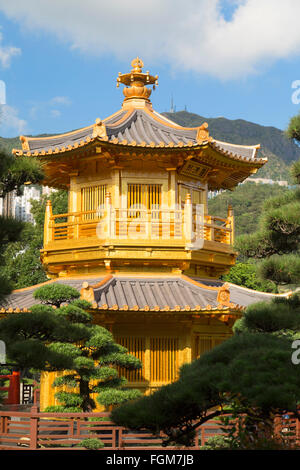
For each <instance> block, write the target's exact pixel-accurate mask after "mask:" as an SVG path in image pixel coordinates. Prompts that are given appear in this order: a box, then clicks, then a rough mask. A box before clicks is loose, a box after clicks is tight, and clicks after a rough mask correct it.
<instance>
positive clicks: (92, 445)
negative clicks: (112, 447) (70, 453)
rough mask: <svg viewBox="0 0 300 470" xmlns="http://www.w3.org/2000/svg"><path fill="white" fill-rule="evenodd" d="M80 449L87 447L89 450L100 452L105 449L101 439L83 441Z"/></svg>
mask: <svg viewBox="0 0 300 470" xmlns="http://www.w3.org/2000/svg"><path fill="white" fill-rule="evenodd" d="M78 447H85V448H86V449H88V450H98V449H102V448H103V447H104V443H103V442H102V441H101V439H92V438H90V439H83V440H82V441H81V442H80V443H79V444H78Z"/></svg>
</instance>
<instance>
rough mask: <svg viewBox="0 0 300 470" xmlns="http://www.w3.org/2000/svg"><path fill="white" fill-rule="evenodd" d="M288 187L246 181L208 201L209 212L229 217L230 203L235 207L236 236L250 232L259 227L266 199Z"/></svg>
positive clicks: (285, 190)
mask: <svg viewBox="0 0 300 470" xmlns="http://www.w3.org/2000/svg"><path fill="white" fill-rule="evenodd" d="M287 191H288V189H287V188H285V187H282V186H279V185H278V184H262V183H258V184H257V183H253V182H250V181H249V182H246V183H244V184H240V185H239V186H237V188H235V189H234V190H233V191H223V192H222V193H221V194H218V195H217V196H216V197H214V198H212V199H209V201H208V213H209V214H210V215H215V216H218V217H227V208H228V206H229V204H231V205H232V207H233V212H234V218H235V224H234V225H235V233H236V236H238V235H243V234H249V233H252V232H255V231H256V230H257V229H258V226H257V223H258V219H259V215H260V214H261V211H262V207H263V204H264V203H265V201H266V200H267V199H269V198H271V197H273V196H279V195H281V194H283V193H285V192H287Z"/></svg>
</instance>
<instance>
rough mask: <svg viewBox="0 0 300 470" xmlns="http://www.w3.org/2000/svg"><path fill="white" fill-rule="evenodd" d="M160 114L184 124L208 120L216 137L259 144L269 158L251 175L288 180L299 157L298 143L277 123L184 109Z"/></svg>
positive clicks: (234, 141) (237, 142) (264, 154)
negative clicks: (278, 127)
mask: <svg viewBox="0 0 300 470" xmlns="http://www.w3.org/2000/svg"><path fill="white" fill-rule="evenodd" d="M162 114H163V115H164V116H166V117H167V118H168V119H171V121H174V122H175V123H176V124H179V125H181V126H185V127H197V126H200V125H201V124H202V123H203V122H207V123H208V129H209V132H210V135H212V136H213V137H214V138H215V139H217V140H223V141H227V142H231V143H233V144H242V145H255V144H260V145H261V148H260V151H259V153H260V155H262V156H264V157H268V159H269V162H268V163H267V164H266V165H264V166H263V168H261V169H260V170H259V171H258V172H257V173H256V175H253V176H254V177H259V178H271V179H273V180H289V179H290V177H289V167H290V165H291V163H292V162H294V161H296V160H299V159H300V147H299V146H298V145H296V144H295V143H294V142H293V141H292V140H289V139H288V138H287V137H286V136H285V134H284V131H282V130H280V129H277V128H276V127H271V126H270V127H267V126H261V125H259V124H255V123H253V122H249V121H245V120H243V119H235V120H230V119H226V118H224V117H219V118H206V117H203V116H200V115H198V114H193V113H189V112H187V111H178V112H174V113H162Z"/></svg>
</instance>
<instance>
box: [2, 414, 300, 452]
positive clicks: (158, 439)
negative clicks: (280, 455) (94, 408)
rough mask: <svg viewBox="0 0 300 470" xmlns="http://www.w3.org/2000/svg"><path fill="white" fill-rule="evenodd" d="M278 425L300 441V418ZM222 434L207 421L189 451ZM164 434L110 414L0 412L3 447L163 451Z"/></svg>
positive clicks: (214, 422)
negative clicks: (96, 445)
mask: <svg viewBox="0 0 300 470" xmlns="http://www.w3.org/2000/svg"><path fill="white" fill-rule="evenodd" d="M275 427H276V431H275V433H276V434H280V435H282V436H285V437H287V439H289V438H290V439H293V441H294V442H296V443H299V442H300V423H299V420H297V419H285V418H284V417H282V418H277V419H276V426H275ZM222 433H223V431H222V429H221V424H220V422H219V421H218V420H210V421H207V422H206V423H205V424H203V425H202V426H200V427H199V428H198V429H197V432H196V437H195V441H194V446H193V447H190V448H189V450H199V449H200V448H201V446H203V445H204V444H205V442H206V441H207V439H208V438H209V437H212V436H216V435H222ZM289 436H290V437H289ZM163 437H164V436H163V434H162V433H161V434H160V435H159V436H153V435H152V434H151V433H148V432H146V431H135V432H134V431H132V430H128V429H126V428H124V427H121V426H117V425H115V424H114V423H112V422H111V421H109V413H43V412H39V410H38V407H37V406H36V405H34V406H32V408H31V409H30V411H26V412H24V411H4V410H1V411H0V450H82V449H83V448H82V447H79V446H78V444H79V443H80V442H81V441H82V440H83V439H88V438H97V439H101V441H102V442H103V443H104V447H103V450H161V449H163V448H164V447H163V446H162V442H163ZM167 449H168V450H169V449H170V450H179V449H180V447H171V446H168V447H167ZM181 449H186V448H185V447H182V448H181ZM100 450H101V449H100Z"/></svg>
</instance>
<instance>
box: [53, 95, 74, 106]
mask: <svg viewBox="0 0 300 470" xmlns="http://www.w3.org/2000/svg"><path fill="white" fill-rule="evenodd" d="M50 103H51V104H59V105H64V106H69V105H70V104H71V103H72V101H71V100H70V98H68V97H67V96H55V97H54V98H52V99H51V100H50Z"/></svg>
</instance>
